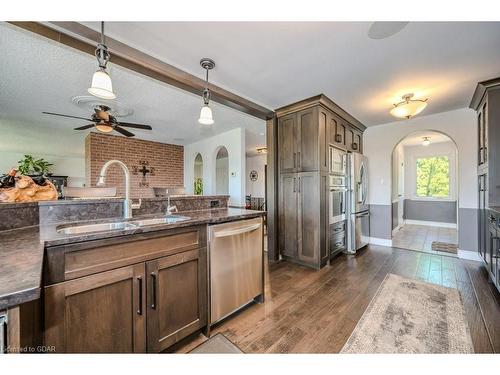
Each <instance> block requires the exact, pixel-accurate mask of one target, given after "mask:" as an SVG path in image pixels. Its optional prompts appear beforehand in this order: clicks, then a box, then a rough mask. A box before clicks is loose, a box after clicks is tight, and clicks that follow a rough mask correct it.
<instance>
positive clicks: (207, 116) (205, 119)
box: [198, 58, 215, 125]
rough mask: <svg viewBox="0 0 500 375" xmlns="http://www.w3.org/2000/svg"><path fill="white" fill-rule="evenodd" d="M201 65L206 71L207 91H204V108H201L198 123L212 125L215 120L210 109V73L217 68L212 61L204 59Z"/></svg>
mask: <svg viewBox="0 0 500 375" xmlns="http://www.w3.org/2000/svg"><path fill="white" fill-rule="evenodd" d="M200 65H201V67H202V68H203V69H205V70H206V81H205V90H203V107H201V111H200V118H199V119H198V122H199V123H200V124H202V125H212V124H213V123H214V118H213V116H212V108H210V107H209V104H210V90H209V89H208V71H209V70H211V69H213V68H214V67H215V62H214V61H213V60H212V59H209V58H203V59H201V60H200Z"/></svg>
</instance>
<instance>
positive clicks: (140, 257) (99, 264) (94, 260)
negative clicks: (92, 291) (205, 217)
mask: <svg viewBox="0 0 500 375" xmlns="http://www.w3.org/2000/svg"><path fill="white" fill-rule="evenodd" d="M203 233H204V231H202V230H200V228H199V227H196V228H183V229H177V230H176V229H174V230H170V231H168V232H167V233H165V231H163V232H159V234H156V233H154V234H153V233H150V234H149V237H150V238H147V236H145V235H136V236H134V235H130V236H122V237H117V238H113V239H106V240H99V241H89V242H83V243H78V244H72V245H65V246H55V247H51V248H48V249H46V251H47V257H46V267H45V269H46V270H45V277H46V280H47V284H53V283H57V282H62V281H66V280H72V279H76V278H79V277H82V276H87V275H91V274H95V273H98V272H103V271H107V270H111V269H115V268H119V267H124V266H127V265H130V264H134V263H139V262H144V261H148V260H151V259H156V258H160V257H163V256H167V255H172V254H176V253H179V252H183V251H188V250H193V249H197V248H199V247H202V246H206V244H205V243H203V242H205V241H206V239H205V238H206V236H204V235H203Z"/></svg>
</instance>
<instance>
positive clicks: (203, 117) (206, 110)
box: [198, 104, 214, 125]
mask: <svg viewBox="0 0 500 375" xmlns="http://www.w3.org/2000/svg"><path fill="white" fill-rule="evenodd" d="M198 122H199V123H200V124H202V125H212V124H213V123H214V119H213V117H212V109H211V108H210V107H209V106H208V104H205V105H204V106H203V107H201V111H200V118H199V119H198Z"/></svg>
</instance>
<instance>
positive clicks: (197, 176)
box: [194, 153, 203, 195]
mask: <svg viewBox="0 0 500 375" xmlns="http://www.w3.org/2000/svg"><path fill="white" fill-rule="evenodd" d="M194 194H195V195H203V157H202V156H201V154H200V153H198V154H196V157H195V158H194Z"/></svg>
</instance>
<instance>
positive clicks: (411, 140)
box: [401, 131, 453, 146]
mask: <svg viewBox="0 0 500 375" xmlns="http://www.w3.org/2000/svg"><path fill="white" fill-rule="evenodd" d="M424 137H429V140H430V141H431V143H444V142H453V141H452V140H451V138H450V137H448V136H447V135H444V134H442V133H438V132H433V131H421V132H415V133H412V134H410V135H409V136H407V137H406V138H405V139H403V140H402V141H401V145H403V146H421V145H422V141H423V140H424Z"/></svg>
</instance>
